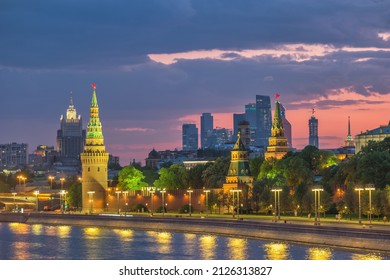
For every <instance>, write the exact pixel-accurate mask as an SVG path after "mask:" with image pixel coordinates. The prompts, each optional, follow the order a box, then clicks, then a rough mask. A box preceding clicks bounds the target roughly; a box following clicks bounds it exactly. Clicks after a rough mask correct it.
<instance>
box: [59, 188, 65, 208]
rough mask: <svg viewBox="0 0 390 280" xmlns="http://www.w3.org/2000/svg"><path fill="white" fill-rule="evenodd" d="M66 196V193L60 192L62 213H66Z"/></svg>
mask: <svg viewBox="0 0 390 280" xmlns="http://www.w3.org/2000/svg"><path fill="white" fill-rule="evenodd" d="M64 196H65V191H64V190H61V191H60V207H61V212H62V213H63V212H64Z"/></svg>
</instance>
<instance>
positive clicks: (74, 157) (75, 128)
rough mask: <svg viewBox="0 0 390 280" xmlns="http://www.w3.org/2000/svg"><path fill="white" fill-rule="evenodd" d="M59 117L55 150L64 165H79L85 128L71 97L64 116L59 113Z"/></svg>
mask: <svg viewBox="0 0 390 280" xmlns="http://www.w3.org/2000/svg"><path fill="white" fill-rule="evenodd" d="M60 119H61V128H60V129H59V130H57V152H58V154H59V156H60V161H61V162H62V163H63V164H65V165H79V163H80V154H81V152H82V151H83V148H84V143H85V130H83V126H82V119H81V116H80V115H78V116H77V113H76V109H75V107H74V105H73V99H72V98H70V104H69V108H68V109H67V110H66V116H63V115H61V118H60Z"/></svg>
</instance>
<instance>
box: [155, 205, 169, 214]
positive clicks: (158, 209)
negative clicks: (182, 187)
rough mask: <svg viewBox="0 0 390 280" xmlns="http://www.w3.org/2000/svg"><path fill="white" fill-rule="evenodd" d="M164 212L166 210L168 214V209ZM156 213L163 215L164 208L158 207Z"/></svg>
mask: <svg viewBox="0 0 390 280" xmlns="http://www.w3.org/2000/svg"><path fill="white" fill-rule="evenodd" d="M164 210H165V211H164V212H165V213H167V208H166V207H164ZM155 212H156V213H162V212H163V207H162V206H159V207H157V209H156V211H155Z"/></svg>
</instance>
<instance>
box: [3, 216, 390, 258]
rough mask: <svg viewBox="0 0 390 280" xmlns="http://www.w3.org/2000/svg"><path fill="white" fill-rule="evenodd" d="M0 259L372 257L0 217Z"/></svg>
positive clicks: (376, 255) (240, 240)
mask: <svg viewBox="0 0 390 280" xmlns="http://www.w3.org/2000/svg"><path fill="white" fill-rule="evenodd" d="M0 259H46V260H49V259H130V260H131V259H145V260H146V259H150V260H152V259H200V260H202V259H205V260H207V259H234V260H244V259H270V260H287V259H297V260H305V259H310V260H330V259H352V260H378V259H390V253H388V254H383V253H373V252H365V251H347V250H343V249H338V248H332V249H330V248H327V247H319V246H307V245H297V244H290V243H285V242H270V241H264V240H252V239H244V238H233V237H225V236H216V235H203V234H192V233H172V232H156V231H137V230H130V229H109V228H98V227H76V226H47V225H28V224H19V223H8V224H7V223H0Z"/></svg>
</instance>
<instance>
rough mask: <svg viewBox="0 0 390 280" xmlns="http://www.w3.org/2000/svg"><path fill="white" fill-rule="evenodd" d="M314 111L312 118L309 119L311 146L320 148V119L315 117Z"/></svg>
mask: <svg viewBox="0 0 390 280" xmlns="http://www.w3.org/2000/svg"><path fill="white" fill-rule="evenodd" d="M314 112H315V111H314V109H313V110H312V115H311V118H310V119H309V145H311V146H314V147H317V148H319V143H318V119H317V118H316V117H315V116H314Z"/></svg>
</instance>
